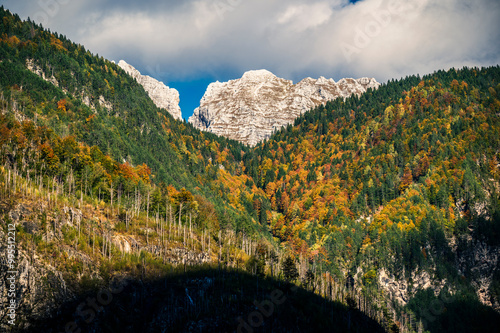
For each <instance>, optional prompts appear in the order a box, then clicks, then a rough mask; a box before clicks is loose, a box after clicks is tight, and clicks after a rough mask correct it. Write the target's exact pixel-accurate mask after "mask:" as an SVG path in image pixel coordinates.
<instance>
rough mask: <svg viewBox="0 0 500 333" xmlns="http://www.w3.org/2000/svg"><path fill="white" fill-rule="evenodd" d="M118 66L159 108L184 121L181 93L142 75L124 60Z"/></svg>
mask: <svg viewBox="0 0 500 333" xmlns="http://www.w3.org/2000/svg"><path fill="white" fill-rule="evenodd" d="M118 66H120V67H121V68H122V69H123V70H124V71H125V72H126V73H127V74H128V75H130V76H132V77H133V78H134V79H136V80H137V82H138V83H139V84H140V85H141V86H143V88H144V90H146V92H147V93H148V95H149V97H150V98H151V100H153V102H154V103H155V104H156V106H157V107H159V108H161V109H165V110H167V111H168V112H169V113H170V114H171V115H172V116H173V117H174V118H175V119H182V114H181V108H180V107H179V101H180V99H179V92H178V91H177V90H176V89H173V88H169V87H167V86H166V85H165V84H163V82H160V81H158V80H156V79H154V78H152V77H151V76H148V75H142V74H141V73H140V72H139V71H138V70H137V69H135V68H134V67H133V66H131V65H129V64H127V63H126V62H125V61H124V60H120V62H119V63H118Z"/></svg>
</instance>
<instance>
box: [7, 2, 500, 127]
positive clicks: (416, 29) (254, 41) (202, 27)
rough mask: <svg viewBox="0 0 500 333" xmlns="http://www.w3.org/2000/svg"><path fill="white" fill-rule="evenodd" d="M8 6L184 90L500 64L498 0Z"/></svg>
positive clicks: (192, 102) (187, 98) (189, 105)
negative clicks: (252, 78)
mask: <svg viewBox="0 0 500 333" xmlns="http://www.w3.org/2000/svg"><path fill="white" fill-rule="evenodd" d="M1 4H2V5H4V7H5V8H7V9H9V10H11V11H12V12H15V13H17V14H19V15H20V16H21V18H23V19H26V18H28V17H30V18H31V19H32V20H34V21H36V22H39V23H42V24H43V26H44V27H46V28H50V29H51V31H57V32H59V33H60V34H63V35H66V36H67V37H68V38H70V39H71V40H72V41H74V42H77V43H80V44H83V45H84V46H85V47H86V48H88V49H89V50H90V51H91V52H93V53H94V54H99V55H101V56H104V57H105V58H107V59H109V60H114V61H116V62H118V61H119V60H121V59H123V60H125V61H127V62H128V63H129V64H131V65H133V66H134V67H136V68H137V69H138V70H139V71H140V72H141V73H143V74H147V75H150V76H153V77H155V78H156V79H158V80H160V81H163V82H164V83H166V84H167V85H169V86H170V87H173V88H176V89H178V90H179V93H180V98H181V109H182V113H183V117H184V118H186V119H187V118H188V117H189V116H190V115H191V114H192V112H193V110H194V108H196V107H197V106H198V105H199V101H200V99H201V97H202V96H203V93H204V92H205V89H206V87H207V85H208V84H209V83H210V82H213V81H216V80H218V81H227V80H230V79H236V78H239V77H241V76H242V75H243V73H244V72H245V71H248V70H252V69H267V70H269V71H271V72H273V73H274V74H276V75H277V76H279V77H283V78H286V79H289V80H293V81H294V82H298V81H300V80H301V79H303V78H305V77H319V76H325V77H327V78H333V79H334V80H339V79H341V78H343V77H354V78H359V77H363V76H369V77H375V78H376V79H377V80H378V81H379V82H385V81H387V80H389V79H391V78H400V77H404V76H406V75H410V74H417V73H418V74H421V75H422V74H426V73H431V72H433V71H435V70H438V69H448V68H450V67H463V66H489V65H497V64H499V63H500V20H498V18H499V17H500V1H498V0H359V1H348V0H308V1H306V0H286V1H285V0H273V1H269V0H252V1H250V0H163V1H157V0H143V1H132V0H119V1H118V0H35V1H34V0H3V1H2V2H1Z"/></svg>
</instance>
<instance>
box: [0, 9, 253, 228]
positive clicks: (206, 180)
mask: <svg viewBox="0 0 500 333" xmlns="http://www.w3.org/2000/svg"><path fill="white" fill-rule="evenodd" d="M0 16H1V21H0V35H1V43H0V59H1V62H0V88H1V89H2V93H1V96H0V99H1V102H2V105H3V109H4V110H12V111H13V114H14V117H15V118H16V119H17V120H18V121H23V120H31V121H33V122H34V124H35V125H37V126H45V127H47V128H49V129H50V130H52V131H53V132H54V133H55V134H57V135H58V136H60V137H61V138H66V137H68V136H71V137H72V138H73V139H74V141H76V142H84V143H86V144H87V145H89V146H96V149H98V150H99V154H101V152H102V156H109V157H111V158H113V159H114V160H115V161H116V162H118V163H119V164H121V165H130V166H132V167H137V166H139V165H143V164H145V165H146V166H147V168H148V169H150V170H151V173H152V174H151V178H152V180H153V183H154V184H157V185H159V184H160V183H164V184H165V186H167V185H172V186H174V187H175V188H176V189H177V190H181V189H182V188H186V189H187V190H188V191H190V192H192V193H194V194H198V195H202V196H203V197H205V198H209V200H210V201H211V202H212V203H213V204H214V205H215V208H216V209H217V215H218V217H219V218H220V219H223V220H225V222H224V223H226V222H227V223H230V222H232V221H234V220H236V219H238V218H240V219H246V217H247V216H249V215H251V214H248V213H247V212H245V210H244V209H243V212H244V214H241V212H240V209H241V208H242V207H241V206H240V207H236V208H235V207H234V205H229V202H230V200H231V198H230V193H231V191H229V190H227V188H226V187H224V185H222V184H220V182H219V181H217V178H218V174H219V173H220V172H221V170H223V171H224V172H223V175H222V178H227V177H230V178H231V177H232V176H235V175H236V174H238V175H241V174H242V170H241V166H240V164H239V161H240V160H241V155H242V154H243V153H244V151H245V149H246V147H245V146H243V145H242V144H239V143H237V142H234V141H231V140H227V139H225V138H222V137H217V136H215V135H213V134H210V133H203V132H201V131H199V130H196V129H194V128H193V127H192V126H191V125H190V124H188V123H186V122H183V121H178V120H175V119H173V118H172V117H171V116H170V114H169V113H168V111H167V110H164V109H159V108H157V107H156V106H155V105H154V103H153V102H152V101H151V99H150V98H149V96H148V94H147V93H146V92H145V91H144V89H143V88H142V86H140V84H138V83H137V82H136V80H135V79H133V78H132V77H131V76H129V75H127V74H126V73H125V71H123V70H122V69H121V68H120V67H118V66H117V65H116V64H114V63H112V62H110V61H108V60H106V59H103V58H102V57H99V56H94V55H93V54H91V53H90V52H89V51H88V50H86V49H85V48H84V47H83V46H81V45H79V44H75V43H72V42H71V41H69V40H67V39H66V38H65V37H64V36H61V35H59V34H57V33H51V32H49V31H46V30H44V29H42V27H40V26H39V25H37V24H35V23H33V22H30V21H26V22H23V21H21V20H20V19H19V17H18V16H17V15H12V14H11V13H10V12H8V11H5V10H4V9H3V8H2V10H1V11H0ZM52 148H54V147H52ZM59 157H60V156H59ZM54 168H55V169H54V170H53V172H52V175H55V174H57V173H58V172H63V173H64V176H66V172H67V171H70V170H71V166H69V165H67V164H65V163H60V164H58V165H57V166H55V167H54ZM106 171H107V172H108V173H109V172H110V170H106ZM99 177H100V175H98V174H96V175H94V178H99ZM240 181H242V186H241V189H240V190H239V191H242V192H245V193H248V194H249V195H250V192H252V189H251V188H247V187H246V186H245V185H244V184H245V183H246V177H245V176H243V177H241V179H240ZM86 191H87V192H85V194H89V195H91V196H93V195H94V194H95V193H97V192H99V191H100V192H102V195H103V196H104V197H106V198H107V200H109V199H110V198H109V194H106V193H109V184H106V182H104V181H102V182H101V181H99V179H95V181H94V183H93V184H92V186H91V187H88V188H87V189H86ZM256 193H257V196H258V195H261V194H262V193H260V192H259V191H256ZM257 196H256V197H255V199H256V200H257ZM261 196H263V195H261ZM238 216H239V217H238ZM245 223H247V224H248V223H250V220H247V221H246V222H245Z"/></svg>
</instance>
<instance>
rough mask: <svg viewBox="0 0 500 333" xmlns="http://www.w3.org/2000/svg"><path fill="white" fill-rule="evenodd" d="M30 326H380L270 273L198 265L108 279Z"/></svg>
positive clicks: (210, 328) (288, 328)
mask: <svg viewBox="0 0 500 333" xmlns="http://www.w3.org/2000/svg"><path fill="white" fill-rule="evenodd" d="M30 324H31V327H30V329H29V332H245V333H250V332H351V331H352V332H383V331H384V330H383V328H382V327H381V326H380V325H379V324H378V323H377V322H376V321H374V320H372V319H370V318H369V317H367V316H365V315H364V314H362V313H361V312H360V311H358V310H355V309H349V308H348V307H347V306H345V305H343V304H341V303H338V302H332V301H328V300H326V299H324V298H322V297H320V296H318V295H316V294H314V293H312V292H310V291H306V290H304V289H302V288H298V287H295V286H293V285H291V284H289V283H284V282H283V281H279V280H276V279H272V278H267V277H266V278H264V277H256V276H252V275H250V274H248V273H245V272H241V271H236V270H224V269H221V270H219V269H213V268H203V269H201V268H200V269H196V270H193V271H187V272H186V273H183V274H170V275H167V276H165V277H162V278H158V279H155V280H149V281H145V280H131V279H129V280H122V281H121V282H117V281H113V282H110V283H109V285H108V287H107V288H92V289H91V290H90V291H88V292H86V293H85V294H81V295H79V296H78V297H77V298H76V299H75V300H72V301H68V302H66V303H64V304H61V306H60V307H59V308H58V309H57V311H55V313H54V314H53V315H52V316H51V317H50V318H39V319H37V320H33V321H30Z"/></svg>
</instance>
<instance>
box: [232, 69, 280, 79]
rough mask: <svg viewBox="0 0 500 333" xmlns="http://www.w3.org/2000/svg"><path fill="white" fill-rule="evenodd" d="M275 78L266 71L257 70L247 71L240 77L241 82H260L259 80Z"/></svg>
mask: <svg viewBox="0 0 500 333" xmlns="http://www.w3.org/2000/svg"><path fill="white" fill-rule="evenodd" d="M274 78H277V77H276V75H274V74H273V73H271V72H270V71H268V70H266V69H258V70H251V71H247V72H245V73H244V74H243V76H242V77H241V80H246V81H261V80H266V79H274Z"/></svg>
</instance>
